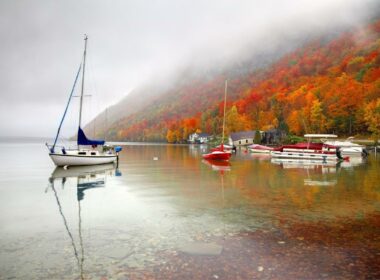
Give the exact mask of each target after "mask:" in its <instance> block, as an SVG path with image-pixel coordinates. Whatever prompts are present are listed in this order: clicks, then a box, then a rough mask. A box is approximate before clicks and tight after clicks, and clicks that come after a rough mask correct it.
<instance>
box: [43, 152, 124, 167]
mask: <svg viewBox="0 0 380 280" xmlns="http://www.w3.org/2000/svg"><path fill="white" fill-rule="evenodd" d="M49 156H50V158H51V159H52V161H53V162H54V164H55V165H56V166H65V165H68V166H73V165H97V164H105V163H112V162H115V161H116V160H117V156H116V155H115V154H109V155H108V154H98V155H75V154H55V153H54V154H53V153H50V154H49Z"/></svg>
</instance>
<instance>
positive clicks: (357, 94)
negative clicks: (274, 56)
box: [99, 20, 380, 142]
mask: <svg viewBox="0 0 380 280" xmlns="http://www.w3.org/2000/svg"><path fill="white" fill-rule="evenodd" d="M379 35H380V20H377V21H375V22H372V23H371V24H369V25H368V26H366V27H360V28H357V29H355V30H350V31H348V32H347V31H346V32H344V33H343V34H340V35H338V36H336V37H335V38H332V39H329V40H323V39H318V40H314V41H312V42H308V43H307V44H305V45H304V46H302V47H301V48H299V49H297V50H295V51H293V52H291V53H288V54H286V55H285V56H283V57H282V58H281V59H280V60H278V61H277V62H275V63H274V64H272V65H270V66H268V67H266V68H265V69H259V70H254V71H235V72H238V73H242V74H237V75H234V76H232V77H231V76H229V75H228V74H227V73H228V72H226V73H225V74H218V75H216V76H215V77H212V78H210V77H208V78H207V79H204V80H202V79H198V80H193V81H191V82H190V83H187V84H185V85H184V84H181V85H180V86H177V87H173V88H171V89H170V90H167V91H166V92H163V93H161V94H160V95H159V97H157V98H155V99H152V101H151V102H147V103H146V104H142V105H141V107H139V108H138V110H135V111H134V112H133V113H131V114H129V115H128V116H126V117H124V116H123V115H122V112H120V114H121V115H120V116H119V117H120V118H119V119H118V120H117V121H115V122H114V123H113V124H112V126H110V127H109V130H108V135H109V137H108V138H111V139H114V140H126V141H168V142H182V141H183V140H185V139H187V137H188V135H189V134H190V133H192V132H195V131H199V132H206V133H209V134H214V135H215V134H220V133H221V124H222V113H223V112H222V105H223V92H224V81H225V79H228V102H227V115H226V129H227V133H229V132H235V131H241V130H256V129H260V130H267V129H270V128H281V129H284V130H286V131H287V132H289V133H291V134H295V135H303V134H304V133H336V134H338V135H340V136H343V135H356V134H365V135H372V136H374V137H379V136H380V36H379ZM125 106H128V104H125ZM114 119H117V117H114ZM99 134H100V135H103V134H104V131H99Z"/></svg>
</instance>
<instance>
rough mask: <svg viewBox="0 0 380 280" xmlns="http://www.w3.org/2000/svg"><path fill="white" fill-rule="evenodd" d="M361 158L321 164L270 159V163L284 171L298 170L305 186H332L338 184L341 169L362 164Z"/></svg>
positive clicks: (310, 161)
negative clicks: (338, 174)
mask: <svg viewBox="0 0 380 280" xmlns="http://www.w3.org/2000/svg"><path fill="white" fill-rule="evenodd" d="M364 161H365V160H364V159H363V158H361V157H360V158H359V157H356V158H354V159H353V160H350V161H340V162H321V161H314V160H306V159H279V158H272V159H271V163H273V164H276V165H279V166H281V168H283V169H285V170H291V169H293V170H300V171H303V173H300V174H302V175H303V176H304V177H305V178H304V185H307V186H334V185H336V184H337V183H338V179H337V175H336V174H337V173H338V172H339V170H340V169H341V168H347V169H348V168H353V167H355V166H359V165H361V164H363V163H364Z"/></svg>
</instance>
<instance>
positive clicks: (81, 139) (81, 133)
mask: <svg viewBox="0 0 380 280" xmlns="http://www.w3.org/2000/svg"><path fill="white" fill-rule="evenodd" d="M104 142H105V141H104V140H91V139H88V138H87V137H86V135H85V134H84V131H83V130H82V128H80V127H79V128H78V140H77V143H78V145H89V146H92V145H104Z"/></svg>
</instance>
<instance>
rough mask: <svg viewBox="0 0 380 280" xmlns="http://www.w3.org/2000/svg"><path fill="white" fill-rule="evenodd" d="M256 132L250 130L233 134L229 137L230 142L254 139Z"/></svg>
mask: <svg viewBox="0 0 380 280" xmlns="http://www.w3.org/2000/svg"><path fill="white" fill-rule="evenodd" d="M255 133H256V131H253V130H250V131H240V132H233V133H231V134H230V137H231V139H232V141H238V140H241V139H249V138H252V139H253V138H255Z"/></svg>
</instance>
